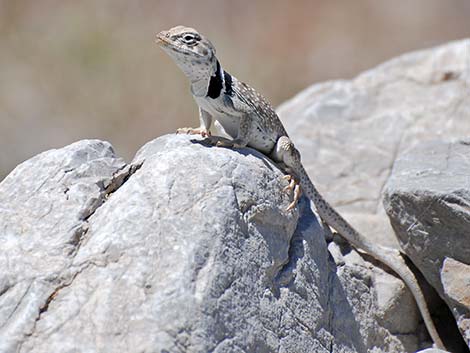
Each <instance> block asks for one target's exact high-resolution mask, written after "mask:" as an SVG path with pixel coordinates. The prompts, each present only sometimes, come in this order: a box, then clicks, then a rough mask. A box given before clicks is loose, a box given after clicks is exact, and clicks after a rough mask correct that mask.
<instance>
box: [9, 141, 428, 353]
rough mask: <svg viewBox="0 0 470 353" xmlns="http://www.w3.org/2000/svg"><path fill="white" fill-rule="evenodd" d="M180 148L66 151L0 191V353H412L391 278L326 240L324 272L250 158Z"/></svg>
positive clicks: (297, 223)
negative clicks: (126, 154)
mask: <svg viewBox="0 0 470 353" xmlns="http://www.w3.org/2000/svg"><path fill="white" fill-rule="evenodd" d="M190 139H191V137H189V136H177V135H173V136H164V137H161V138H159V139H156V140H154V141H152V142H150V143H148V144H147V145H145V146H144V147H143V148H142V149H141V151H140V152H139V153H138V155H137V156H136V158H135V160H134V162H133V163H132V164H130V165H126V164H125V163H124V162H123V161H122V160H121V159H119V158H116V156H115V155H114V153H113V151H112V149H111V147H110V145H109V144H108V143H105V142H100V141H81V142H78V143H75V144H73V145H70V146H67V147H65V148H63V149H59V150H53V151H48V152H45V153H43V154H41V155H39V156H37V157H35V158H33V159H31V160H29V161H26V162H24V163H23V164H21V165H20V166H18V167H17V168H16V169H15V170H14V171H13V172H12V174H10V175H9V176H8V177H7V178H6V179H5V180H4V181H3V182H2V183H1V184H0V205H1V206H0V207H1V208H0V229H1V232H0V243H1V244H2V250H1V251H0V265H1V267H0V268H2V272H1V273H0V284H1V290H0V352H21V353H25V352H35V353H42V352H48V353H49V352H77V353H78V352H158V353H162V352H172V353H173V352H209V351H211V352H296V353H298V352H366V351H370V352H405V351H408V352H411V351H414V350H416V349H417V348H418V346H419V342H418V337H417V334H419V332H418V331H419V330H418V329H417V314H416V311H415V309H413V308H414V306H413V305H414V304H410V301H411V299H410V297H409V293H408V292H407V291H406V290H403V288H402V289H401V291H398V292H399V293H402V294H401V295H402V298H401V299H399V300H396V298H389V297H387V293H386V288H388V287H390V286H398V287H400V286H402V284H401V281H399V280H398V279H396V278H395V277H394V276H392V275H390V274H388V273H385V272H383V271H382V270H381V269H378V268H376V269H374V268H373V266H372V265H371V263H369V262H366V261H365V260H364V259H363V258H362V257H360V256H359V255H358V254H357V253H356V252H354V251H349V250H350V249H348V248H347V246H344V247H340V246H338V245H337V244H336V243H330V245H329V246H330V248H331V251H332V252H333V253H334V256H335V257H337V258H338V259H340V262H341V264H340V265H339V266H338V267H336V266H335V264H334V263H333V261H332V258H331V257H330V256H329V253H328V251H327V245H326V242H325V240H324V236H323V230H322V228H321V227H320V225H319V224H318V223H317V221H316V218H315V217H314V216H313V214H312V213H311V211H310V210H309V208H308V207H306V206H307V205H308V203H307V202H306V201H305V200H303V201H302V204H301V207H300V208H301V212H300V213H298V211H295V212H290V213H287V212H285V211H284V210H285V207H286V206H287V205H288V203H289V196H288V195H286V194H283V193H281V192H280V190H281V189H282V187H283V186H284V183H285V181H283V180H281V175H282V174H281V172H280V171H279V170H278V169H277V168H276V167H275V166H273V165H272V164H271V162H270V161H269V160H267V159H266V158H265V157H264V156H262V155H261V154H259V153H257V152H255V151H253V150H249V149H246V150H240V151H232V150H228V149H223V148H211V147H207V146H204V145H202V144H200V143H196V142H191V141H190ZM371 268H373V270H372V272H371V270H370V269H371ZM374 271H377V272H382V274H381V275H382V276H385V277H387V278H388V280H385V281H382V282H383V283H386V285H385V287H383V286H384V285H383V284H381V283H378V282H377V280H376V276H373V275H371V274H372V273H373V272H374ZM379 282H380V281H379ZM389 282H390V283H389ZM380 286H382V290H380V289H377V288H380ZM383 288H385V290H384V289H383ZM377 297H378V298H379V299H378V300H377V299H376V298H377ZM411 303H412V301H411ZM409 306H411V308H412V309H411V312H409V310H408V309H404V308H408V307H409ZM407 310H408V311H407ZM400 316H401V317H402V320H398V319H399V317H400ZM403 317H404V318H403ZM417 330H418V331H417Z"/></svg>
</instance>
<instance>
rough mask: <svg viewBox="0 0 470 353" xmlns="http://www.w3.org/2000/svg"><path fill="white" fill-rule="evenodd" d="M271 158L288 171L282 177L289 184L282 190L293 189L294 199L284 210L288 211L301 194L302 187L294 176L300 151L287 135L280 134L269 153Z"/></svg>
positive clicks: (295, 203) (289, 190)
mask: <svg viewBox="0 0 470 353" xmlns="http://www.w3.org/2000/svg"><path fill="white" fill-rule="evenodd" d="M271 158H272V159H273V160H274V161H275V162H278V163H280V164H281V165H283V166H285V168H283V169H284V171H285V172H286V173H288V174H287V175H285V176H284V177H283V179H285V180H287V181H288V182H289V184H288V185H287V186H286V187H285V188H284V190H283V191H285V192H291V191H293V196H294V199H293V201H292V202H291V203H290V204H289V206H288V207H287V209H286V211H290V210H292V209H293V208H294V207H295V206H296V205H297V203H298V202H299V199H300V196H301V195H302V189H301V187H300V183H299V180H298V179H297V176H296V170H298V168H297V166H299V165H300V164H301V162H300V153H299V151H298V150H297V149H296V148H295V146H294V144H293V143H292V141H291V140H290V139H289V137H287V136H281V137H280V138H279V139H278V140H277V142H276V146H275V147H274V150H273V152H272V154H271Z"/></svg>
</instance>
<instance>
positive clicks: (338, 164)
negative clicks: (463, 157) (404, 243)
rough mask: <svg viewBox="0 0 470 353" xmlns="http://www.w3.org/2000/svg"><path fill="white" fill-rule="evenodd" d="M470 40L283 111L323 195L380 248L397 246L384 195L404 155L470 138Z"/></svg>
mask: <svg viewBox="0 0 470 353" xmlns="http://www.w3.org/2000/svg"><path fill="white" fill-rule="evenodd" d="M469 91H470V40H468V39H467V40H462V41H457V42H453V43H449V44H446V45H444V46H442V47H438V48H432V49H427V50H423V51H419V52H414V53H409V54H405V55H403V56H400V57H398V58H395V59H393V60H390V61H389V62H386V63H384V64H382V65H380V66H378V67H377V68H374V69H372V70H369V71H367V72H364V73H363V74H361V75H359V76H358V77H356V78H355V79H353V80H350V81H332V82H325V83H320V84H315V85H313V86H311V87H310V88H308V89H306V90H304V91H302V92H301V93H299V94H298V95H297V96H295V97H294V98H292V99H291V100H289V101H287V102H286V103H284V104H283V105H282V106H280V107H279V109H278V113H279V114H280V116H281V119H282V120H283V122H284V125H285V126H286V128H287V131H288V132H289V134H290V135H291V136H292V138H293V140H294V143H295V144H296V146H297V147H298V148H299V149H300V152H301V154H302V161H303V163H304V165H305V167H306V169H307V171H308V172H309V174H310V176H311V177H312V178H313V181H314V183H316V184H317V186H318V188H319V190H320V191H321V192H322V193H323V194H324V195H325V197H326V198H327V199H328V200H330V202H331V203H332V204H333V205H335V206H336V207H337V208H338V210H339V211H340V213H341V214H343V215H345V216H346V218H348V219H349V220H350V221H351V223H352V224H354V225H356V226H357V228H358V229H359V230H361V231H362V232H363V233H365V234H373V235H374V237H375V241H380V242H381V243H383V244H387V245H390V246H393V245H395V246H396V241H395V236H394V235H393V230H392V229H391V228H390V225H389V222H388V219H387V216H386V214H385V212H384V210H383V207H382V196H381V194H382V190H383V188H384V185H385V183H386V181H387V179H388V177H389V175H390V173H391V171H392V166H393V164H394V162H395V160H396V158H397V156H399V155H400V154H401V153H402V152H403V151H405V150H407V149H409V148H411V147H413V146H415V145H417V144H419V143H420V142H421V141H423V140H432V139H437V138H441V137H442V138H446V139H447V138H464V137H467V136H470V118H469V116H470V94H469Z"/></svg>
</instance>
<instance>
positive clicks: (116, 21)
mask: <svg viewBox="0 0 470 353" xmlns="http://www.w3.org/2000/svg"><path fill="white" fill-rule="evenodd" d="M176 24H185V25H189V26H192V27H195V28H197V29H198V30H200V31H201V32H203V33H204V34H206V35H207V36H208V37H209V38H210V39H211V40H212V42H213V43H214V44H215V45H216V47H217V49H218V54H219V58H220V60H221V62H222V64H223V65H224V67H225V69H227V71H230V72H232V73H233V74H235V76H237V77H239V78H240V79H242V80H243V81H245V82H247V83H249V84H251V85H253V86H254V87H256V88H257V89H258V90H259V91H261V92H262V93H263V94H264V95H266V96H267V97H268V98H269V99H270V100H271V102H272V103H273V104H274V105H278V104H279V103H281V102H283V101H284V100H286V99H288V98H289V97H291V96H292V95H294V94H295V93H297V92H298V91H300V90H302V89H303V88H305V87H306V86H308V85H310V84H312V83H314V82H319V81H324V80H330V79H337V78H351V77H353V76H355V75H356V74H358V73H359V72H361V71H363V70H365V69H368V68H371V67H373V66H374V65H376V64H379V63H381V62H382V61H384V60H387V59H389V58H391V57H393V56H396V55H398V54H400V53H403V52H406V51H410V50H414V49H419V48H425V47H429V46H434V45H438V44H440V43H444V42H447V41H449V40H452V39H459V38H463V37H466V36H470V0H413V1H406V0H399V1H385V0H382V1H380V0H355V1H346V0H343V1H332V0H296V1H285V0H284V1H281V0H256V1H255V0H238V1H229V0H224V1H221V0H203V1H196V0H192V1H191V0H182V1H177V0H174V1H163V0H161V1H151V0H133V1H131V0H127V1H124V0H80V1H72V0H36V1H34V0H30V1H25V0H16V1H15V0H0V180H1V179H2V178H3V177H4V176H5V175H6V173H8V172H9V171H11V169H12V168H13V167H14V166H15V165H17V164H18V163H19V162H21V161H23V160H25V159H27V158H29V157H31V156H33V155H35V154H37V153H39V152H41V151H43V150H46V149H50V148H54V147H60V146H63V145H65V144H68V143H70V142H73V141H76V140H79V139H84V138H100V139H104V140H108V141H110V142H111V143H112V144H113V145H114V147H115V149H116V150H117V152H118V153H119V154H120V155H122V156H123V157H125V158H126V159H128V160H129V159H131V158H132V156H133V154H134V153H135V151H136V150H137V149H138V148H139V147H140V146H141V145H142V144H144V143H145V142H147V141H148V140H150V139H152V138H154V137H156V136H158V135H161V134H163V133H167V132H172V131H175V129H176V128H177V127H181V126H195V125H196V124H197V122H198V118H197V109H196V106H195V104H194V102H193V100H192V98H191V96H190V93H189V87H188V83H187V81H186V79H185V78H184V76H183V74H182V73H181V72H179V70H178V69H177V67H176V66H175V65H174V64H173V63H172V62H171V60H170V58H169V57H167V56H166V55H165V54H164V53H163V52H162V51H161V50H160V49H158V48H157V46H156V45H155V44H154V35H155V33H156V32H157V31H159V30H162V29H167V28H169V27H171V26H174V25H176Z"/></svg>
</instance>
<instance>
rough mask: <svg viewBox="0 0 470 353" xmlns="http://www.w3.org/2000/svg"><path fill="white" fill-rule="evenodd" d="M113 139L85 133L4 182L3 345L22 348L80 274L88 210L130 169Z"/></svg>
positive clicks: (0, 196)
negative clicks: (77, 265)
mask: <svg viewBox="0 0 470 353" xmlns="http://www.w3.org/2000/svg"><path fill="white" fill-rule="evenodd" d="M130 171H131V169H130V168H129V167H128V166H126V164H125V163H124V161H123V160H122V159H120V158H117V157H116V156H115V155H114V152H113V149H112V147H111V145H110V144H109V143H106V142H101V141H96V140H92V141H80V142H77V143H75V144H72V145H70V146H67V147H65V148H62V149H58V150H51V151H48V152H44V153H42V154H40V155H38V156H36V157H34V158H32V159H30V160H28V161H26V162H24V163H22V164H21V165H19V166H18V167H17V168H15V170H13V172H12V173H11V174H10V175H9V176H8V177H6V178H5V180H3V182H2V183H1V184H0V243H1V244H2V247H1V251H0V269H1V272H0V351H1V352H17V351H19V350H20V347H21V345H22V344H23V343H24V342H25V340H26V337H27V336H28V335H30V334H34V332H35V329H36V325H37V323H38V322H40V319H41V317H42V315H43V314H44V313H45V312H46V311H47V308H48V305H49V303H50V302H51V301H52V300H53V298H54V296H55V294H56V292H57V291H58V290H59V289H60V288H62V287H66V286H67V285H68V284H69V283H70V282H71V281H72V279H73V277H74V276H75V275H76V271H75V272H74V271H71V265H72V263H73V259H74V257H75V256H76V255H77V253H78V250H79V249H80V247H81V244H82V240H83V237H84V235H85V234H86V232H87V229H88V219H89V217H90V216H91V215H92V214H93V213H94V212H95V211H96V209H98V208H99V207H100V205H101V204H102V203H103V201H104V200H105V198H106V197H107V195H109V194H110V193H111V192H113V191H114V190H115V189H116V188H118V187H119V185H120V184H121V183H122V182H123V180H124V178H125V177H126V176H128V175H129V174H130Z"/></svg>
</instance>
